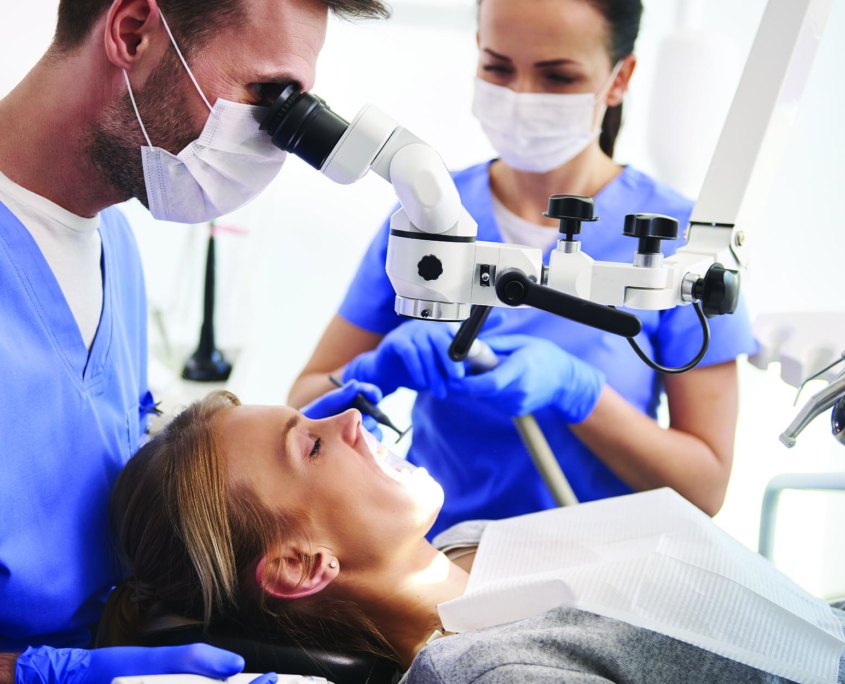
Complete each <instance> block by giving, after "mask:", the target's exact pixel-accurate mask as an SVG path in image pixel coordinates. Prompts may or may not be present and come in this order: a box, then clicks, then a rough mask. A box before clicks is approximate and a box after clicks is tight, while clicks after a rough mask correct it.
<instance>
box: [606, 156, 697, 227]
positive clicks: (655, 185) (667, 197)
mask: <svg viewBox="0 0 845 684" xmlns="http://www.w3.org/2000/svg"><path fill="white" fill-rule="evenodd" d="M619 180H620V182H621V183H623V185H624V186H625V187H626V189H628V190H629V191H630V192H631V193H632V194H634V195H636V196H637V197H638V198H639V199H640V200H641V203H642V204H643V205H645V206H648V207H649V209H647V211H649V212H651V213H654V214H666V215H667V216H674V217H675V218H677V219H678V220H679V221H681V222H682V223H684V222H686V221H687V220H688V219H689V216H690V214H692V209H693V207H694V206H695V202H693V201H692V200H691V199H690V198H689V197H686V196H684V195H682V194H681V193H680V192H678V191H677V190H675V188H673V187H672V186H671V185H668V184H667V183H664V182H663V181H660V180H657V179H656V178H654V177H652V176H649V175H648V174H647V173H644V172H643V171H640V170H639V169H637V168H635V167H633V166H626V167H625V170H624V171H623V172H622V175H621V176H620V177H619Z"/></svg>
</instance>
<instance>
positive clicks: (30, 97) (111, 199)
mask: <svg viewBox="0 0 845 684" xmlns="http://www.w3.org/2000/svg"><path fill="white" fill-rule="evenodd" d="M110 66H111V65H110V64H108V63H107V60H106V59H105V57H104V56H102V57H98V56H94V55H92V54H91V53H90V51H86V50H85V49H80V50H79V51H77V52H76V53H72V54H66V55H60V56H59V55H48V56H45V57H44V58H42V59H41V61H40V62H38V64H36V65H35V66H34V67H33V68H32V70H31V71H30V72H29V74H27V76H26V77H25V78H24V79H23V81H21V82H20V83H19V84H18V85H17V87H16V88H15V89H14V90H12V92H11V93H9V94H8V95H7V96H6V97H5V98H3V99H2V100H0V130H2V131H3V132H4V135H2V136H0V171H2V172H3V173H4V174H5V175H6V176H8V177H9V178H10V179H11V180H12V181H14V182H15V183H17V184H18V185H20V186H22V187H24V188H26V189H27V190H29V191H31V192H34V193H36V194H38V195H41V196H42V197H45V198H47V199H48V200H50V201H52V202H54V203H55V204H58V205H59V206H61V207H63V208H64V209H67V210H68V211H70V212H71V213H73V214H76V215H77V216H84V217H90V216H94V215H95V214H97V212H99V211H100V210H102V209H104V208H105V207H108V206H110V205H112V204H115V203H117V202H120V201H123V200H125V199H127V198H126V197H121V196H118V195H117V194H116V193H115V191H114V189H113V188H111V187H110V186H109V185H108V184H107V183H106V182H105V181H104V179H103V178H102V176H101V174H100V173H99V172H98V171H97V170H96V169H95V168H94V167H93V165H92V164H90V163H89V161H88V157H87V155H86V154H85V142H86V139H87V134H88V131H89V127H90V126H91V124H92V122H93V121H94V120H95V119H96V117H97V115H98V113H99V112H101V111H102V110H103V108H104V107H105V106H107V103H108V102H110V101H111V100H112V98H113V97H114V96H115V94H116V92H117V90H118V88H119V87H120V82H119V81H118V80H117V79H116V78H114V76H115V73H112V72H113V71H114V70H113V68H112V69H110ZM117 75H119V72H117ZM91 84H95V85H93V86H92V85H91ZM86 88H88V89H87V90H86Z"/></svg>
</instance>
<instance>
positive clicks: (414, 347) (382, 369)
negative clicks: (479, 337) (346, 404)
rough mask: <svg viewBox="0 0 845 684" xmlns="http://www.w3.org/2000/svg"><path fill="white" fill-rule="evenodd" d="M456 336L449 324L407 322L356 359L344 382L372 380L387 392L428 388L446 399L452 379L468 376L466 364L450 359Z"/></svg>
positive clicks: (349, 368)
mask: <svg viewBox="0 0 845 684" xmlns="http://www.w3.org/2000/svg"><path fill="white" fill-rule="evenodd" d="M453 337H454V334H453V333H452V332H451V330H449V327H448V326H447V325H446V324H445V323H436V322H429V321H410V322H408V323H403V324H402V325H400V326H399V327H398V328H396V329H394V330H392V331H391V332H389V333H388V334H387V335H386V336H385V338H384V339H383V340H382V341H381V343H380V344H379V346H378V347H376V348H375V349H373V350H372V351H369V352H365V353H363V354H361V355H360V356H357V357H355V358H354V359H352V361H350V362H349V363H348V364H347V365H346V368H345V369H344V370H343V381H344V382H347V381H348V380H352V379H355V380H360V381H362V382H370V383H372V384H374V385H377V386H378V387H379V388H381V391H382V392H384V393H385V394H391V393H393V392H395V391H396V390H397V389H398V388H399V387H408V388H410V389H413V390H417V391H419V390H428V391H430V392H431V393H432V394H433V395H434V397H435V398H437V399H445V398H446V395H447V394H448V391H449V385H448V383H449V381H451V380H460V379H461V378H463V377H464V375H465V370H464V364H462V363H456V362H454V361H452V360H451V359H450V358H449V345H450V344H452V338H453Z"/></svg>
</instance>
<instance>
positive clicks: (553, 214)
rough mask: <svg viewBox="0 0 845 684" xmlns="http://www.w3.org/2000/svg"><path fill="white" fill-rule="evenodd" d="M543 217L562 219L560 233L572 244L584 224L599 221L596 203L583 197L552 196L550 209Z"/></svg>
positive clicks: (589, 198) (590, 198)
mask: <svg viewBox="0 0 845 684" xmlns="http://www.w3.org/2000/svg"><path fill="white" fill-rule="evenodd" d="M543 216H545V217H547V218H552V219H560V232H561V233H562V234H564V235H566V239H567V240H569V241H570V242H571V241H572V236H573V235H578V234H579V233H580V232H581V223H582V222H584V221H588V222H593V221H598V220H599V217H598V216H596V201H595V200H594V199H593V198H592V197H582V196H581V195H552V196H551V197H549V208H548V210H547V211H544V212H543Z"/></svg>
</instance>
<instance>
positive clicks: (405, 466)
mask: <svg viewBox="0 0 845 684" xmlns="http://www.w3.org/2000/svg"><path fill="white" fill-rule="evenodd" d="M359 429H360V431H361V436H362V437H363V438H364V442H365V443H366V445H367V448H368V449H369V450H370V453H371V454H372V455H373V458H374V459H375V462H376V464H377V465H378V466H379V468H381V469H382V470H383V471H384V472H385V473H386V474H387V476H388V477H390V478H391V479H392V480H396V481H397V482H407V481H409V480H410V479H411V478H412V477H414V476H415V475H417V474H418V473H419V475H427V474H428V473H427V472H426V470H425V468H417V467H416V466H415V465H413V464H412V463H408V461H406V460H405V459H403V458H399V457H398V456H396V455H395V454H392V453H390V451H388V450H387V448H385V446H384V445H383V444H381V443H380V442H379V441H378V440H377V439H376V438H375V437H373V435H371V434H370V433H369V432H368V431H367V430H365V429H364V428H363V426H362V427H360V428H359Z"/></svg>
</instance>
